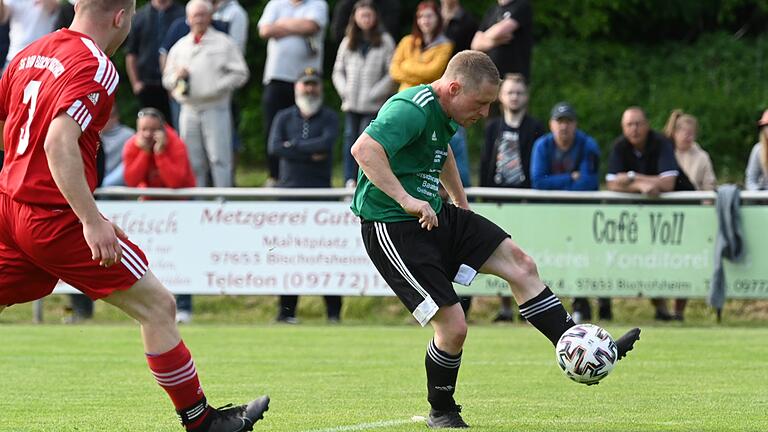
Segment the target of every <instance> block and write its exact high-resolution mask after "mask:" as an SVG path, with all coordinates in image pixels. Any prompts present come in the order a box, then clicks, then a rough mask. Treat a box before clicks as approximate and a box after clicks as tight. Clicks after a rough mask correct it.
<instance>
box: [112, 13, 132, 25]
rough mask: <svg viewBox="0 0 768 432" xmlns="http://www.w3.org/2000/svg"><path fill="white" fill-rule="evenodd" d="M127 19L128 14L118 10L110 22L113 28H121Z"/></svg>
mask: <svg viewBox="0 0 768 432" xmlns="http://www.w3.org/2000/svg"><path fill="white" fill-rule="evenodd" d="M127 18H128V12H127V11H126V10H125V9H120V10H119V11H117V13H116V14H115V17H114V19H113V21H112V25H113V26H115V28H123V26H124V25H125V20H126V19H127Z"/></svg>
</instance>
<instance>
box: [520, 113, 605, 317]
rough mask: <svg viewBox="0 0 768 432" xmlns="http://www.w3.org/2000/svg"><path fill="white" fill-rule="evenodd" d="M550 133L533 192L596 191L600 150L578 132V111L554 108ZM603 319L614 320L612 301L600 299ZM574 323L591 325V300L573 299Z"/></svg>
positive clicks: (535, 155) (535, 158) (537, 151)
mask: <svg viewBox="0 0 768 432" xmlns="http://www.w3.org/2000/svg"><path fill="white" fill-rule="evenodd" d="M549 130H550V131H551V132H550V133H548V134H546V135H544V136H542V137H541V138H539V139H538V140H536V142H535V143H534V144H533V152H532V153H531V185H532V186H533V188H534V189H548V190H571V191H590V190H594V191H596V190H597V189H598V177H597V167H598V165H599V161H600V148H599V147H598V146H597V142H595V140H594V138H592V137H591V136H589V135H587V134H586V133H584V132H583V131H581V130H579V129H578V128H577V119H576V111H574V109H573V107H572V106H571V105H570V104H568V103H567V102H560V103H558V104H557V105H555V106H554V107H553V108H552V114H551V115H550V119H549ZM598 316H599V317H600V319H605V320H610V319H611V318H613V313H612V310H611V299H610V298H600V299H598ZM573 320H574V321H575V322H577V323H578V322H583V321H591V320H592V307H591V306H590V304H589V299H587V298H585V297H576V298H574V299H573Z"/></svg>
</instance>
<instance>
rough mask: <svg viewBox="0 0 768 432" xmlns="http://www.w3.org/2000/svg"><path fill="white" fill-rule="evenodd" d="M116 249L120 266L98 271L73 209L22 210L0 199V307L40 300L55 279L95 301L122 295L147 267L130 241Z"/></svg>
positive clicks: (20, 205)
mask: <svg viewBox="0 0 768 432" xmlns="http://www.w3.org/2000/svg"><path fill="white" fill-rule="evenodd" d="M120 246H121V247H122V250H123V258H122V260H121V262H119V263H117V264H114V265H112V266H110V267H106V268H105V267H102V266H100V265H99V262H98V261H94V260H93V259H91V249H90V248H89V247H88V244H87V243H86V242H85V237H84V236H83V226H82V225H81V224H80V221H79V220H78V219H77V216H76V215H75V213H74V212H73V211H72V209H69V208H66V209H56V208H47V207H39V206H34V205H28V204H23V203H19V202H16V201H14V200H12V199H11V198H10V197H8V195H6V194H4V193H0V305H6V306H9V305H12V304H16V303H25V302H29V301H33V300H37V299H40V298H43V297H45V296H47V295H48V294H50V293H51V292H52V291H53V288H54V287H55V286H56V283H57V282H58V280H59V279H61V280H62V281H64V282H66V283H68V284H70V285H72V286H73V287H75V288H77V289H79V290H80V291H82V292H83V293H84V294H86V295H87V296H88V297H90V298H92V299H94V300H96V299H99V298H103V297H107V296H108V295H110V294H111V293H112V292H114V291H121V290H127V289H128V288H130V287H131V286H133V284H135V283H136V281H138V280H139V279H141V277H142V276H144V273H146V272H147V269H148V268H149V263H148V261H147V258H146V257H145V256H144V252H142V251H141V249H139V247H138V246H136V245H135V244H133V243H131V242H130V241H128V240H122V239H120Z"/></svg>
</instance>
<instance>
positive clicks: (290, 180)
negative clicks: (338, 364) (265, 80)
mask: <svg viewBox="0 0 768 432" xmlns="http://www.w3.org/2000/svg"><path fill="white" fill-rule="evenodd" d="M294 94H295V95H296V104H295V105H294V106H292V107H289V108H286V109H284V110H282V111H279V112H278V113H277V115H275V120H274V121H273V122H272V128H271V129H270V131H269V143H268V151H269V154H270V155H271V156H273V157H275V158H276V159H278V161H279V163H280V176H279V177H278V179H277V186H279V187H287V188H329V187H331V171H332V169H333V158H332V157H331V152H332V150H333V146H334V144H335V143H336V138H337V137H338V136H339V116H338V114H337V113H336V111H334V110H333V109H331V108H329V107H327V106H324V105H323V81H322V79H321V77H320V74H319V73H318V72H317V70H316V69H315V68H307V69H305V70H304V73H303V74H302V75H301V77H299V79H298V80H297V81H296V83H295V84H294ZM297 303H298V296H295V295H284V296H280V311H279V312H278V315H277V321H278V322H283V323H288V324H295V323H296V322H297V320H296V305H297ZM325 306H326V309H327V312H328V321H330V322H338V321H339V319H340V313H341V297H339V296H325Z"/></svg>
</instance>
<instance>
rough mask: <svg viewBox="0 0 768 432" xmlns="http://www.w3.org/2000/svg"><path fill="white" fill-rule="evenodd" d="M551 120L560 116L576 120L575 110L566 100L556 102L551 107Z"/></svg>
mask: <svg viewBox="0 0 768 432" xmlns="http://www.w3.org/2000/svg"><path fill="white" fill-rule="evenodd" d="M550 118H551V119H552V120H559V119H561V118H568V119H571V120H576V111H574V109H573V107H572V106H571V105H570V104H569V103H568V102H558V103H557V104H555V106H554V107H552V114H551V115H550Z"/></svg>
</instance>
